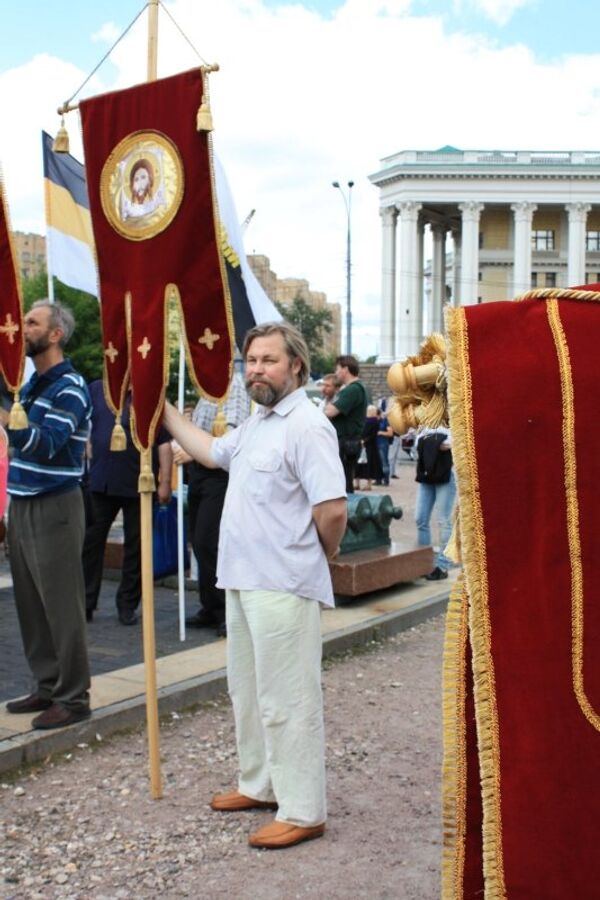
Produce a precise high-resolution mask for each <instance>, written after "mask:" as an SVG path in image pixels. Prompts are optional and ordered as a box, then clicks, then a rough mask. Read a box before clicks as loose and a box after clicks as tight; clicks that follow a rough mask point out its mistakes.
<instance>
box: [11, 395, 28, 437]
mask: <svg viewBox="0 0 600 900" xmlns="http://www.w3.org/2000/svg"><path fill="white" fill-rule="evenodd" d="M28 425H29V422H28V420H27V413H26V412H25V410H24V409H23V407H22V406H21V403H20V400H19V394H18V393H16V394H15V400H14V403H13V405H12V407H11V410H10V413H9V415H8V427H9V428H10V430H11V431H19V430H20V429H21V428H27V427H28Z"/></svg>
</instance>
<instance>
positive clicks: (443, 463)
mask: <svg viewBox="0 0 600 900" xmlns="http://www.w3.org/2000/svg"><path fill="white" fill-rule="evenodd" d="M446 438H447V436H446V435H445V434H441V433H439V432H438V433H436V434H427V435H425V437H422V438H420V439H419V443H418V444H417V477H416V480H417V481H419V482H421V483H422V484H447V483H448V482H449V481H450V474H451V472H452V451H451V450H440V446H441V445H442V444H443V443H444V441H445V440H446Z"/></svg>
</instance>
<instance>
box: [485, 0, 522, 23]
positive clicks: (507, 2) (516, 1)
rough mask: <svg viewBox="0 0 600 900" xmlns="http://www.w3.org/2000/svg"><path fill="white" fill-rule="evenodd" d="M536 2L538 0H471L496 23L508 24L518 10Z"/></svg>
mask: <svg viewBox="0 0 600 900" xmlns="http://www.w3.org/2000/svg"><path fill="white" fill-rule="evenodd" d="M534 3H537V0H471V5H472V6H474V7H475V8H476V9H478V10H479V11H480V12H481V13H483V15H484V16H486V17H487V18H488V19H490V20H491V21H492V22H495V24H496V25H506V24H507V23H508V22H510V20H511V19H512V17H513V16H514V14H515V13H516V12H517V10H519V9H522V8H523V7H524V6H532V5H533V4H534Z"/></svg>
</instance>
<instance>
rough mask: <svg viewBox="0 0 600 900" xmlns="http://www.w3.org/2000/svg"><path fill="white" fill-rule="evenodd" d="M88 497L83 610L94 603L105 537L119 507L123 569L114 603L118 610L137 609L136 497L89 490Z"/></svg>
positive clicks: (137, 547) (138, 511)
mask: <svg viewBox="0 0 600 900" xmlns="http://www.w3.org/2000/svg"><path fill="white" fill-rule="evenodd" d="M90 500H91V505H90V509H91V517H90V521H89V522H88V525H87V527H86V530H85V541H84V544H83V556H82V558H83V573H84V577H85V606H86V609H90V610H93V609H96V607H97V606H98V595H99V594H100V587H101V585H102V572H103V569H104V549H105V547H106V539H107V537H108V533H109V531H110V526H111V525H112V523H113V522H114V520H115V518H116V517H117V513H118V512H119V510H123V537H124V544H123V568H122V570H121V581H120V582H119V587H118V588H117V594H116V602H117V609H118V610H119V612H128V611H130V610H132V611H133V610H135V609H137V607H138V605H139V602H140V598H141V596H142V578H141V550H140V498H139V496H137V497H118V496H115V495H112V494H100V493H96V492H95V491H92V492H91V494H90Z"/></svg>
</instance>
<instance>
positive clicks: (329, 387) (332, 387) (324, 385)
mask: <svg viewBox="0 0 600 900" xmlns="http://www.w3.org/2000/svg"><path fill="white" fill-rule="evenodd" d="M319 390H320V392H321V400H320V401H319V409H320V410H321V411H322V412H325V407H326V406H327V404H328V403H331V402H333V398H334V397H335V395H336V394H337V390H338V385H337V381H336V377H335V375H334V374H333V372H330V373H329V374H327V375H323V377H322V378H321V382H320V384H319Z"/></svg>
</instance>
